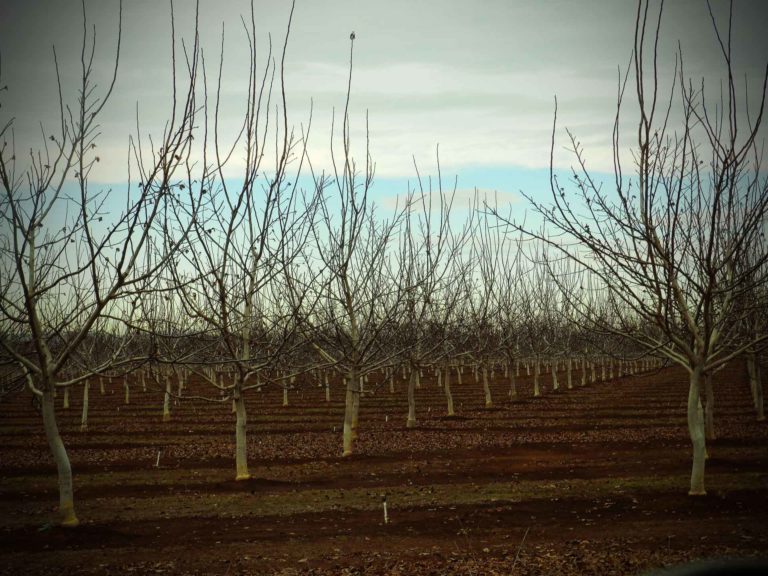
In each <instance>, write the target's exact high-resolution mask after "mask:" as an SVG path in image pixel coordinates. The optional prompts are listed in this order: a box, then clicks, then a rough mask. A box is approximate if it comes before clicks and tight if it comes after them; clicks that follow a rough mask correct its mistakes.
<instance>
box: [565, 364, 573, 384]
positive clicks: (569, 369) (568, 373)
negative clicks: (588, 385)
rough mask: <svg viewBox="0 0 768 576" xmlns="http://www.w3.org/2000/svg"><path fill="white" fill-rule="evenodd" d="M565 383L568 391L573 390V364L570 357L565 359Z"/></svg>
mask: <svg viewBox="0 0 768 576" xmlns="http://www.w3.org/2000/svg"><path fill="white" fill-rule="evenodd" d="M565 382H566V383H565V385H566V386H567V388H568V390H573V363H572V362H571V357H570V356H568V357H567V358H566V359H565Z"/></svg>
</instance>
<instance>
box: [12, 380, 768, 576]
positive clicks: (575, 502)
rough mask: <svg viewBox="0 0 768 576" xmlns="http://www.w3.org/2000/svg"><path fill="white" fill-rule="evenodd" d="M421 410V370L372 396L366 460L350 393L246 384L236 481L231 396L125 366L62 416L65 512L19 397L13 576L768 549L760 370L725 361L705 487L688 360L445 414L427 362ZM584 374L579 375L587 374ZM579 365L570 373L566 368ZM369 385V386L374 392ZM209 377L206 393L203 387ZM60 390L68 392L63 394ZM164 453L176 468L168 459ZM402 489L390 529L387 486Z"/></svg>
mask: <svg viewBox="0 0 768 576" xmlns="http://www.w3.org/2000/svg"><path fill="white" fill-rule="evenodd" d="M425 376H426V377H425V379H424V382H423V385H422V388H421V389H420V390H418V391H417V401H418V416H419V425H418V427H417V428H416V429H412V430H408V429H406V428H405V420H406V412H407V410H406V402H405V383H404V382H402V381H397V383H396V387H397V390H396V393H395V394H390V393H389V392H388V390H387V388H386V387H384V386H382V387H379V388H378V389H377V390H376V391H375V393H374V394H372V395H368V396H366V397H365V398H364V399H363V401H362V409H361V416H360V438H359V442H358V445H357V447H358V454H357V455H356V456H354V457H352V458H345V459H342V458H341V457H340V456H339V455H340V452H341V432H340V424H341V420H342V411H343V404H342V392H341V389H340V386H339V383H338V382H336V383H335V386H333V387H332V401H331V402H330V403H326V402H325V401H324V392H323V391H322V390H320V389H317V388H309V387H307V388H306V389H305V390H303V391H292V392H291V393H290V394H289V401H290V405H289V406H287V407H283V406H281V403H282V392H281V391H280V390H267V391H265V392H263V393H253V394H251V396H250V398H249V400H248V411H249V434H250V436H249V456H250V459H251V467H252V470H251V472H252V473H253V476H254V477H253V479H252V480H250V481H246V482H235V481H234V480H233V478H234V457H233V454H234V415H233V414H232V413H231V407H230V405H229V404H225V403H221V404H211V403H206V402H202V401H196V400H191V399H182V400H181V402H180V403H178V405H176V406H174V412H173V419H172V421H171V422H165V423H164V422H162V421H161V412H162V396H161V394H160V393H159V391H158V390H156V389H151V388H150V389H149V390H148V391H146V392H143V391H142V390H141V388H140V385H139V384H138V383H137V382H133V383H132V386H131V404H129V405H127V406H126V405H124V403H123V402H124V400H123V389H122V382H121V381H117V380H115V381H113V382H109V383H108V384H107V386H106V394H105V395H100V394H99V390H98V386H96V385H94V386H93V387H92V389H91V411H90V418H89V420H90V428H89V431H88V432H80V431H79V418H80V411H81V404H80V398H79V395H80V394H79V392H78V391H73V392H72V398H71V407H70V409H69V410H67V411H64V410H60V411H59V414H60V418H61V424H62V429H63V435H64V439H65V442H66V445H67V447H68V449H69V453H70V456H71V459H72V462H73V468H74V471H75V482H76V484H75V486H76V488H75V492H76V505H77V510H78V515H79V517H80V519H81V521H82V525H81V526H80V527H79V528H77V529H75V530H64V529H60V528H56V527H53V526H51V524H50V522H51V521H52V520H53V519H54V518H55V508H56V503H57V495H56V490H55V482H56V479H55V468H54V466H53V462H52V460H51V458H50V456H49V454H48V449H47V447H46V445H45V439H44V436H43V431H42V423H41V419H40V417H39V415H38V414H37V413H36V412H35V410H34V408H33V407H32V405H31V402H30V399H29V397H28V395H26V394H21V395H17V396H15V397H12V398H10V399H7V400H6V401H5V403H3V404H0V574H131V573H135V574H144V573H147V574H152V573H163V574H215V573H219V574H231V575H234V574H262V573H263V574H284V575H288V574H317V575H320V574H358V573H360V574H362V573H365V574H580V575H584V574H637V573H642V572H643V571H645V570H648V569H651V568H654V567H659V566H663V565H668V564H674V563H679V562H683V561H687V560H691V559H694V558H709V557H730V556H741V557H744V556H747V557H754V556H758V555H760V554H766V551H767V550H768V529H767V527H768V442H767V440H768V426H767V425H766V423H765V422H762V423H758V422H756V421H755V418H754V412H753V411H752V409H751V405H750V398H749V391H748V386H747V381H746V373H745V370H744V369H743V367H742V365H738V366H734V367H732V368H730V369H728V370H725V371H723V372H721V373H719V374H717V375H716V383H715V390H716V395H717V420H716V422H717V433H718V436H719V437H718V439H717V441H715V442H712V443H710V445H709V452H710V459H709V461H708V464H707V485H708V490H709V494H708V495H707V496H706V497H700V498H690V497H688V496H687V495H686V492H687V484H688V475H689V469H690V447H689V442H688V439H687V432H686V425H685V402H686V393H687V383H686V376H685V374H684V373H683V372H681V371H680V370H675V369H670V370H664V371H662V372H660V373H656V374H652V375H649V376H643V377H625V378H621V379H616V380H614V381H611V382H605V383H599V384H590V385H588V386H587V387H586V388H577V389H574V390H570V391H561V392H558V393H555V392H553V391H552V390H551V382H550V379H549V377H546V378H545V379H544V383H545V395H544V397H542V398H539V399H534V398H532V397H531V395H532V384H531V378H530V377H525V376H521V379H520V381H519V390H520V395H521V400H520V401H518V402H510V401H509V400H508V398H507V397H506V392H507V387H508V384H507V383H506V382H504V381H503V378H501V375H499V374H496V376H495V379H494V382H493V392H494V397H495V402H496V407H494V408H491V409H485V408H483V407H482V402H483V394H482V386H481V385H480V384H477V383H475V381H474V379H473V378H472V376H471V374H469V373H465V374H464V382H463V383H462V384H461V385H459V384H457V383H456V382H455V377H454V395H455V399H456V400H455V401H456V407H457V411H458V413H459V417H457V418H455V419H448V418H446V417H445V403H444V399H443V395H442V391H441V390H440V389H438V387H437V385H436V381H435V379H434V378H433V377H432V376H431V375H425ZM576 378H577V379H578V372H576ZM560 380H561V381H563V380H564V375H563V374H560ZM373 384H374V383H373V382H371V385H372V386H371V387H375V386H373ZM200 391H201V388H200V385H199V384H198V383H195V382H193V383H192V386H191V390H190V391H189V392H188V393H195V392H200ZM58 403H59V407H60V406H61V395H60V397H59V400H58ZM158 452H160V465H159V467H156V466H155V465H156V463H157V456H158ZM384 494H386V495H387V499H388V505H389V514H390V516H389V520H390V521H389V523H388V524H384V521H383V513H382V505H381V498H382V495H384Z"/></svg>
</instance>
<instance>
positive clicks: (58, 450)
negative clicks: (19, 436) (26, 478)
mask: <svg viewBox="0 0 768 576" xmlns="http://www.w3.org/2000/svg"><path fill="white" fill-rule="evenodd" d="M43 425H44V426H45V437H46V439H47V440H48V447H49V448H50V449H51V453H52V454H53V460H54V462H56V470H57V471H58V477H59V514H60V515H61V522H60V523H61V525H62V526H66V527H74V526H77V525H78V524H79V523H80V521H79V520H78V519H77V516H76V515H75V503H74V502H75V501H74V491H73V488H72V466H71V465H70V463H69V456H67V450H66V448H64V442H62V440H61V435H60V434H59V427H58V425H57V424H56V408H55V406H54V403H53V394H52V393H51V392H50V391H49V390H48V389H45V390H43Z"/></svg>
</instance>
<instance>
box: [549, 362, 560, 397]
mask: <svg viewBox="0 0 768 576" xmlns="http://www.w3.org/2000/svg"><path fill="white" fill-rule="evenodd" d="M551 370H552V390H554V391H555V392H557V391H558V390H560V383H559V382H558V381H557V361H554V362H552V366H551Z"/></svg>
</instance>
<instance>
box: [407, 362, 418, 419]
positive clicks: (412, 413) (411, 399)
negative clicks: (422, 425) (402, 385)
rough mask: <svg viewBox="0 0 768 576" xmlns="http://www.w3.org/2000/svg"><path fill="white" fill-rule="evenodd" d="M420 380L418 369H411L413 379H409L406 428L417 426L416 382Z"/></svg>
mask: <svg viewBox="0 0 768 576" xmlns="http://www.w3.org/2000/svg"><path fill="white" fill-rule="evenodd" d="M418 379H419V371H418V369H413V368H411V377H410V378H409V379H408V420H407V421H406V423H405V426H406V428H413V427H414V426H416V382H417V381H418Z"/></svg>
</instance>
